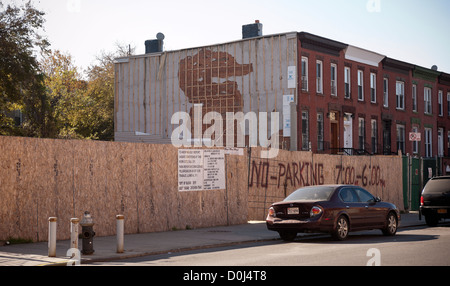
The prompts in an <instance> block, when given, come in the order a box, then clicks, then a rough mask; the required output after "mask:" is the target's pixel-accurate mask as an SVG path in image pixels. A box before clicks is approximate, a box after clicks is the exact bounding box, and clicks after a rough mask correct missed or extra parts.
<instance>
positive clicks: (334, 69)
mask: <svg viewBox="0 0 450 286" xmlns="http://www.w3.org/2000/svg"><path fill="white" fill-rule="evenodd" d="M330 75H331V95H332V96H337V67H336V64H331V70H330Z"/></svg>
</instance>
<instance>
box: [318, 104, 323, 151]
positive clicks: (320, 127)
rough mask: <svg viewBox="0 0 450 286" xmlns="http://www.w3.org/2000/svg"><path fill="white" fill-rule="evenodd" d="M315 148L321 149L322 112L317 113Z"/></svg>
mask: <svg viewBox="0 0 450 286" xmlns="http://www.w3.org/2000/svg"><path fill="white" fill-rule="evenodd" d="M317 150H319V151H323V113H322V112H318V113H317Z"/></svg>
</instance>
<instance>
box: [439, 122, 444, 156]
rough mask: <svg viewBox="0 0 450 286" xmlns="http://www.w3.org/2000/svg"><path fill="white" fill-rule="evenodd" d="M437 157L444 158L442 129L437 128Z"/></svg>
mask: <svg viewBox="0 0 450 286" xmlns="http://www.w3.org/2000/svg"><path fill="white" fill-rule="evenodd" d="M438 156H439V157H444V128H438Z"/></svg>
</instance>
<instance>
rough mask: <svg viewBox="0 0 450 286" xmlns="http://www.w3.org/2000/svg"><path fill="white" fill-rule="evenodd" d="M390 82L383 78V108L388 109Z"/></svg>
mask: <svg viewBox="0 0 450 286" xmlns="http://www.w3.org/2000/svg"><path fill="white" fill-rule="evenodd" d="M388 87H389V80H388V79H387V78H383V106H384V107H388V106H389V92H388Z"/></svg>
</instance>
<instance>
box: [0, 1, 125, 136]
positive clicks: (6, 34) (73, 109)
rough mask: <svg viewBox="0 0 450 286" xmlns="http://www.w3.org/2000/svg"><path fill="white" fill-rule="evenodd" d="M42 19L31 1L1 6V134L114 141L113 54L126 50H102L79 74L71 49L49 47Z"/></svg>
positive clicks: (117, 54)
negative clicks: (15, 117)
mask: <svg viewBox="0 0 450 286" xmlns="http://www.w3.org/2000/svg"><path fill="white" fill-rule="evenodd" d="M1 8H3V6H2V4H1V3H0V9H1ZM44 22H45V19H44V13H43V12H40V11H38V10H36V9H35V8H33V7H32V5H31V1H29V2H27V3H26V4H24V5H22V6H20V7H13V6H10V5H8V6H7V7H6V9H5V10H3V11H0V135H20V136H32V137H46V138H77V139H96V140H113V138H114V59H115V58H116V57H121V56H126V55H129V54H130V50H129V49H127V48H125V46H122V45H117V50H116V51H115V52H102V53H101V54H100V55H99V56H98V57H97V58H96V62H95V64H93V65H91V66H90V67H89V68H88V69H87V71H86V73H85V74H83V72H81V71H80V70H79V69H78V68H77V67H76V66H75V65H74V63H73V60H72V57H71V55H70V54H69V53H63V52H61V51H58V50H50V49H49V42H48V41H47V40H46V39H45V38H44V37H42V36H41V34H40V33H41V32H42V31H43V24H44ZM38 50H40V55H41V57H40V58H41V59H40V60H39V61H38V60H37V59H36V56H35V53H37V51H38ZM83 75H84V76H83ZM17 110H20V111H21V112H22V113H23V118H24V120H23V122H22V123H21V125H20V126H19V125H18V124H17V123H16V122H14V120H13V118H12V117H11V113H12V112H14V111H17Z"/></svg>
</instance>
